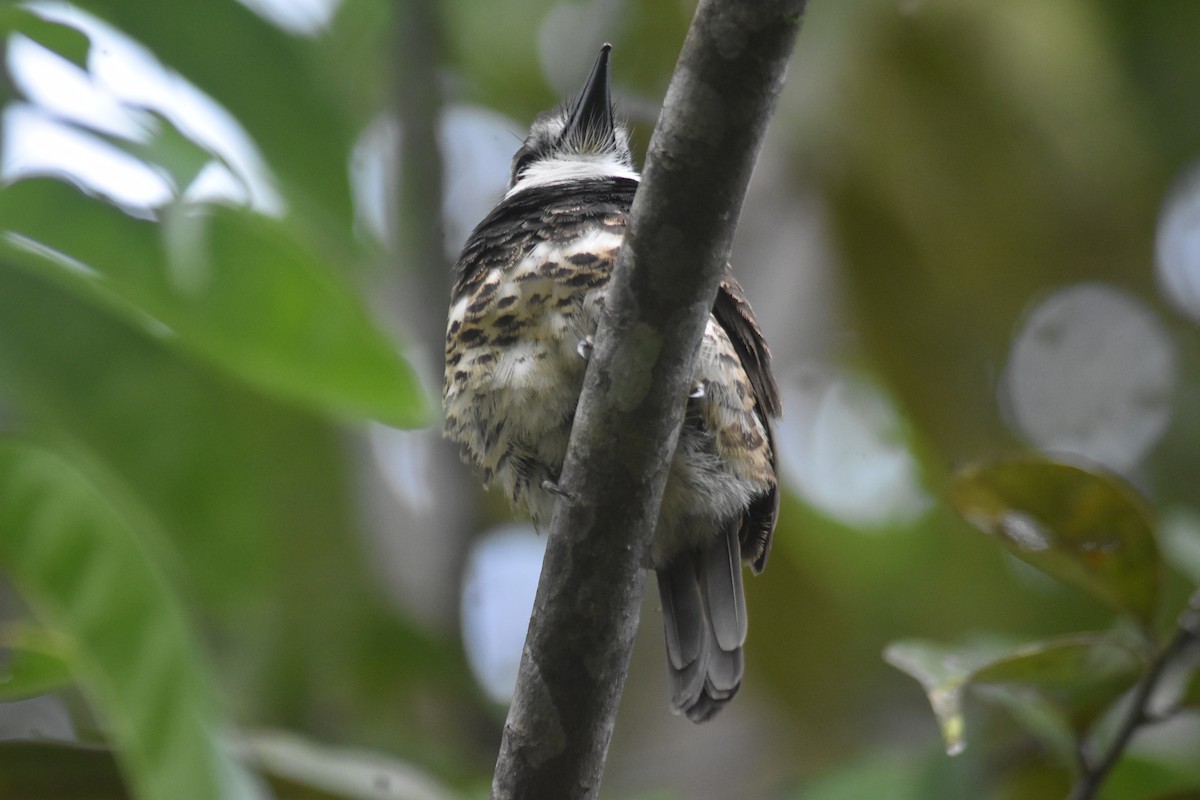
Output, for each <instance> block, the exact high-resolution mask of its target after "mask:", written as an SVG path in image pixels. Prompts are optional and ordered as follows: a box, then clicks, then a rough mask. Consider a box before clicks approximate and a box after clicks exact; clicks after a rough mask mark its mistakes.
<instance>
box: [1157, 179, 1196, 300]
mask: <svg viewBox="0 0 1200 800" xmlns="http://www.w3.org/2000/svg"><path fill="white" fill-rule="evenodd" d="M1154 245H1155V246H1154V249H1155V264H1156V265H1157V271H1158V285H1159V287H1160V289H1161V291H1162V293H1163V295H1164V296H1165V297H1166V298H1167V300H1169V301H1170V302H1171V304H1172V305H1173V306H1175V308H1177V309H1179V311H1181V312H1182V313H1183V314H1185V315H1187V316H1188V317H1190V318H1191V319H1192V320H1193V321H1194V322H1200V164H1196V165H1193V166H1192V167H1191V168H1189V169H1188V170H1186V171H1185V172H1184V173H1183V176H1182V177H1181V178H1180V179H1179V180H1178V182H1177V183H1176V185H1175V187H1174V188H1173V189H1172V190H1171V192H1170V193H1169V194H1168V195H1167V199H1166V202H1164V203H1163V208H1162V212H1161V214H1160V215H1159V218H1158V234H1157V236H1156V238H1155V242H1154Z"/></svg>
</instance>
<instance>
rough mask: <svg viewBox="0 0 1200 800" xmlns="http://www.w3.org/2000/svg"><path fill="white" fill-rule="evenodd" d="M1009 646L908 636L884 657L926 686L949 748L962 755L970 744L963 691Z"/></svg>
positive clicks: (890, 646) (886, 651)
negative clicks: (953, 643)
mask: <svg viewBox="0 0 1200 800" xmlns="http://www.w3.org/2000/svg"><path fill="white" fill-rule="evenodd" d="M1009 649H1010V648H1009V646H1008V645H1005V644H1000V643H998V642H979V643H977V644H974V645H970V646H958V647H947V646H945V645H940V644H935V643H933V642H927V641H918V640H906V641H900V642H893V643H892V644H890V645H888V646H887V649H885V650H884V652H883V658H884V660H885V661H887V663H889V664H891V665H892V666H893V667H895V668H896V669H898V670H900V671H902V672H905V673H907V674H908V675H911V676H912V677H914V678H916V679H917V681H919V682H920V684H921V686H923V687H924V688H925V694H926V695H927V696H928V697H929V705H930V706H932V707H933V714H934V716H935V717H937V720H938V725H939V726H940V727H941V729H942V739H943V740H944V741H945V744H946V752H947V753H949V754H950V755H952V756H954V755H958V754H959V753H961V752H962V751H963V749H964V748H965V747H966V746H967V740H966V720H965V718H964V716H963V708H962V703H963V691H964V690H965V689H966V686H967V682H968V681H970V680H971V677H972V676H973V675H974V674H975V672H976V670H978V669H979V668H980V667H983V666H985V665H987V664H990V663H992V662H993V661H995V660H997V659H999V658H1003V656H1004V654H1005V653H1007V652H1008V651H1009Z"/></svg>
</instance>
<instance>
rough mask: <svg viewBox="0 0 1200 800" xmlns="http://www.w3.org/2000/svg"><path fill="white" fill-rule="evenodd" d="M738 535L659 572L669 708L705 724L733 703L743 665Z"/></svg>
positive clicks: (730, 535) (731, 534) (743, 612)
mask: <svg viewBox="0 0 1200 800" xmlns="http://www.w3.org/2000/svg"><path fill="white" fill-rule="evenodd" d="M741 571H742V564H741V558H740V549H739V543H738V541H737V532H736V529H733V530H729V531H726V532H725V533H724V534H723V535H722V536H721V537H720V541H716V542H713V543H712V545H711V546H710V547H709V549H707V550H705V551H702V552H698V553H693V554H690V555H682V556H680V557H678V558H676V559H675V561H674V562H673V563H671V564H669V565H667V566H665V567H664V568H662V569H660V570H659V571H658V591H659V597H660V598H661V600H662V610H663V626H664V628H665V632H666V640H667V670H668V676H669V680H670V700H671V708H672V710H673V711H675V713H677V714H679V713H682V714H686V715H687V717H688V719H690V720H691V721H692V722H704V721H705V720H708V719H710V718H711V717H712V716H713V715H714V714H716V713H717V712H718V711H720V710H721V709H722V708H723V707H724V705H725V703H727V702H729V701H730V700H732V699H733V697H734V695H736V694H737V692H738V689H739V688H741V685H742V675H743V673H744V671H745V664H744V661H743V655H742V644H743V643H744V642H745V640H746V601H745V597H744V596H743V594H742V575H741Z"/></svg>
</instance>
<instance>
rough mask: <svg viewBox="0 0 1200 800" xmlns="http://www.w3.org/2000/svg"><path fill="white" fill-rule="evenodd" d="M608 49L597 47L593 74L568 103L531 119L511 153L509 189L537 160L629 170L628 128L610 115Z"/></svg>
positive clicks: (631, 162) (631, 159)
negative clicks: (609, 165) (604, 164)
mask: <svg viewBox="0 0 1200 800" xmlns="http://www.w3.org/2000/svg"><path fill="white" fill-rule="evenodd" d="M611 49H612V45H609V44H605V45H604V46H603V47H601V48H600V55H599V56H598V57H597V58H596V63H595V64H594V65H593V66H592V73H591V75H589V76H588V79H587V83H585V84H584V86H583V91H581V92H580V93H579V97H578V98H577V99H576V100H575V102H574V104H573V105H571V106H566V105H564V106H562V107H560V108H556V109H553V110H551V111H545V112H543V113H541V114H539V115H538V116H537V117H536V118H535V119H534V121H533V124H532V125H530V127H529V135H528V136H527V137H525V141H524V143H523V144H522V145H521V148H520V149H519V150H517V152H516V154H515V155H513V160H512V172H511V173H510V175H509V181H508V186H509V188H510V189H511V188H512V187H513V186H515V185H516V184H517V182H518V181H519V180H520V179H521V176H522V175H523V174H524V173H525V172H526V170H528V169H529V167H531V166H533V165H534V164H537V163H539V162H542V161H550V160H559V161H564V162H566V161H595V162H600V161H604V160H608V161H610V162H612V163H613V164H614V165H619V166H621V167H624V168H625V169H627V170H632V169H633V153H632V152H631V151H630V149H629V131H628V130H627V129H626V127H625V126H624V125H623V124H622V123H620V122H618V121H616V120H615V119H614V117H613V107H612V100H611V97H610V92H609V77H608V53H609V51H610V50H611Z"/></svg>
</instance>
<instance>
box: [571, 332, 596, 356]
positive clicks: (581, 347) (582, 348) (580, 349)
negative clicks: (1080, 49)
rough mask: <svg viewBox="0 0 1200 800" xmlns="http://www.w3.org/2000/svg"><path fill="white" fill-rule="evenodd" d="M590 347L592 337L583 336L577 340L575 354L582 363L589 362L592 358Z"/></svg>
mask: <svg viewBox="0 0 1200 800" xmlns="http://www.w3.org/2000/svg"><path fill="white" fill-rule="evenodd" d="M592 347H593V342H592V337H591V336H585V337H583V338H582V339H580V340H579V343H578V344H576V345H575V352H576V353H578V354H579V357H580V358H582V359H583V360H584V361H590V360H591V358H592Z"/></svg>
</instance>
